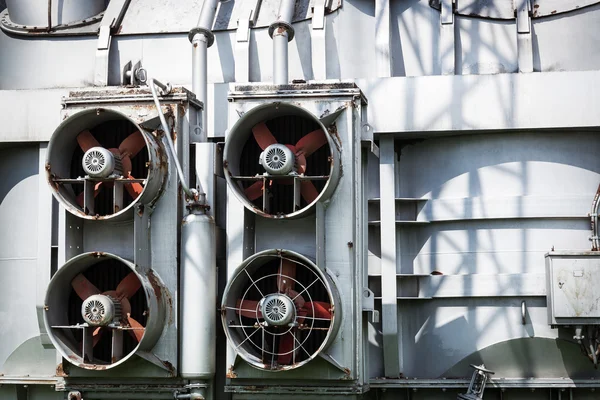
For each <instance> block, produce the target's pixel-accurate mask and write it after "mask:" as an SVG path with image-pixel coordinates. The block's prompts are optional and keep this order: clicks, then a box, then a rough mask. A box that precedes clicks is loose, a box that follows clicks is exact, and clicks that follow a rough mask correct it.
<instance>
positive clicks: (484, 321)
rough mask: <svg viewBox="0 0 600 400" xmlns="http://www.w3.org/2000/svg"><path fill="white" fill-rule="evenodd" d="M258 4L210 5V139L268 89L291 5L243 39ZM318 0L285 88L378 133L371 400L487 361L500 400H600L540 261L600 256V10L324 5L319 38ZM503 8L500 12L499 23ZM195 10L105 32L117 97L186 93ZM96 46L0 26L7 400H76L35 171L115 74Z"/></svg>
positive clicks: (140, 18) (306, 15) (584, 5)
mask: <svg viewBox="0 0 600 400" xmlns="http://www.w3.org/2000/svg"><path fill="white" fill-rule="evenodd" d="M113 1H115V0H113ZM258 3H260V1H259V2H256V1H247V2H246V1H244V2H242V1H232V2H223V3H220V8H219V9H218V10H217V21H216V22H215V29H216V32H215V44H214V45H213V46H211V47H210V48H209V50H208V81H209V87H208V103H207V112H208V123H209V126H208V135H209V136H210V137H211V138H214V139H213V140H215V141H220V140H222V139H223V138H224V137H225V136H226V132H227V130H228V129H229V128H230V127H231V126H230V124H229V123H228V121H231V120H232V119H233V118H232V116H230V115H228V110H229V109H230V108H229V107H228V106H227V93H228V90H229V85H228V84H229V83H230V82H246V81H250V82H270V81H271V80H272V79H273V43H272V40H271V38H270V37H269V35H268V32H267V26H268V25H269V24H270V22H272V21H273V20H274V19H275V15H276V10H277V7H278V5H279V2H277V1H263V2H262V7H261V11H260V13H259V18H258V20H257V23H256V27H254V28H251V29H250V30H249V34H248V39H247V40H245V39H244V31H243V29H237V27H238V22H239V18H240V15H246V14H243V13H242V11H241V10H242V8H243V7H242V6H244V7H248V9H245V8H244V9H243V11H245V12H247V11H250V10H251V9H253V6H254V7H255V6H256V4H258ZM323 3H327V2H320V1H313V2H309V1H298V2H297V7H296V16H295V20H296V22H295V23H294V24H293V26H294V29H295V38H294V40H292V41H291V42H290V45H289V69H290V70H289V78H290V80H292V79H297V80H324V79H335V80H339V79H342V80H352V81H355V82H356V84H357V85H358V87H359V88H360V89H361V90H362V92H363V93H364V95H365V97H366V98H367V100H368V107H367V111H366V121H367V123H366V124H365V125H364V128H363V131H364V134H365V138H368V136H369V135H373V136H374V138H375V139H376V140H377V144H378V145H379V151H380V153H379V154H378V156H377V155H375V154H370V155H369V156H367V155H366V154H364V155H363V157H365V162H366V160H367V158H368V166H367V167H366V168H367V170H366V171H365V173H366V176H367V177H368V179H367V186H368V188H367V194H366V197H367V198H368V199H369V200H370V201H369V206H368V208H369V227H368V232H369V245H368V250H369V266H368V275H369V287H370V288H371V290H373V292H374V293H375V296H376V298H377V300H376V303H375V305H376V307H377V309H378V310H379V311H380V312H381V322H379V323H370V324H369V326H368V333H369V338H368V339H369V348H368V350H369V351H368V353H369V357H368V358H369V359H368V364H369V374H370V378H371V382H370V387H371V391H370V392H369V393H368V394H367V395H366V396H367V397H369V396H370V397H372V398H377V399H388V398H407V399H409V398H412V399H438V398H440V399H442V398H443V399H450V398H455V396H456V393H459V392H464V389H465V388H466V386H467V381H466V379H467V378H469V377H470V374H471V370H470V368H469V364H473V363H475V364H481V363H482V362H483V363H485V365H486V366H487V367H489V368H490V369H492V370H495V371H496V373H497V375H496V380H495V381H494V383H493V385H492V387H491V389H490V394H489V395H488V396H489V397H492V398H493V397H494V396H498V398H509V399H525V398H526V399H532V398H538V397H539V398H542V397H543V398H548V396H551V398H561V397H559V396H568V395H571V396H573V397H574V398H577V399H586V398H594V397H593V396H594V395H593V393H592V392H591V389H592V388H595V387H598V388H600V380H599V379H600V377H599V376H598V372H597V370H595V369H594V368H593V365H592V363H591V362H589V361H588V360H587V359H586V357H585V356H583V355H581V354H580V351H579V348H578V347H577V346H576V345H574V344H573V343H572V342H573V341H572V333H571V331H569V330H567V329H566V328H561V329H551V328H550V326H549V325H548V321H547V315H546V314H547V311H546V307H547V305H546V286H545V270H544V254H545V253H546V252H548V251H550V250H551V249H556V250H589V246H590V244H589V240H588V239H589V236H590V230H589V219H588V217H587V214H588V212H589V210H590V207H591V203H592V200H593V197H594V194H595V193H596V189H597V187H598V182H599V181H600V179H599V178H600V162H599V161H598V154H599V151H600V142H599V141H598V139H597V133H598V132H597V129H598V127H599V126H600V117H599V116H598V113H597V110H598V107H600V97H598V96H597V94H596V92H597V90H595V89H596V88H597V87H598V85H600V72H599V71H598V70H599V69H600V41H598V40H597V26H598V24H599V23H600V5H598V4H593V3H595V2H593V1H587V2H586V1H584V2H581V3H578V2H575V1H565V2H561V5H560V7H561V8H562V9H564V10H567V11H568V9H569V8H571V9H573V10H572V11H568V12H562V11H564V10H558V11H557V10H554V11H557V12H555V13H552V10H550V11H548V14H547V15H545V16H543V17H537V16H536V17H532V19H531V20H528V19H526V20H525V25H528V24H529V25H528V26H529V28H528V29H529V30H528V31H527V29H525V28H524V29H521V28H519V29H517V20H516V19H515V18H514V16H510V15H509V16H508V17H505V16H500V17H498V18H496V17H494V18H488V17H485V18H484V17H478V16H469V15H465V13H462V12H461V11H460V10H462V8H461V4H460V0H459V1H458V4H457V6H455V10H456V13H455V14H453V15H450V16H449V15H448V14H444V13H441V12H440V11H439V10H438V9H436V8H433V7H432V6H431V5H436V3H438V4H442V6H441V8H442V9H443V6H444V4H447V2H446V1H438V2H435V1H431V2H430V1H428V0H410V1H399V0H397V1H396V0H395V1H384V0H377V1H375V2H373V1H367V0H345V1H343V2H342V1H336V2H330V3H335V4H331V8H332V11H331V12H328V13H327V15H326V16H325V17H324V22H323V29H321V28H319V23H315V21H314V20H312V16H313V12H312V7H319V6H320V5H322V4H323ZM430 3H431V4H430ZM472 3H473V4H475V3H481V4H483V3H486V2H469V4H472ZM508 3H510V4H512V2H505V1H498V2H497V3H496V4H497V5H498V10H500V11H501V10H504V9H505V8H506V7H504V6H505V4H508ZM201 4H202V2H201V1H191V2H185V4H181V2H173V1H158V0H153V1H145V2H141V1H131V2H130V4H129V8H128V9H127V12H126V13H125V16H124V18H123V21H122V24H121V26H120V27H119V29H116V30H114V31H113V33H112V39H111V41H110V45H109V47H108V49H109V50H108V53H107V54H108V64H107V72H106V80H107V83H108V84H109V85H119V84H121V82H122V79H123V76H122V75H123V68H124V67H125V66H126V64H127V63H128V62H133V63H135V62H137V61H141V64H142V66H143V67H144V68H145V69H146V70H147V71H148V72H149V73H150V74H151V75H152V76H154V77H157V78H159V79H162V80H165V81H169V82H170V83H172V84H174V85H183V86H186V87H188V88H189V87H191V74H192V71H191V61H192V60H191V52H192V50H191V45H190V42H189V40H188V35H187V31H188V30H189V29H190V28H192V27H193V26H194V24H195V21H196V17H197V16H198V15H199V13H200V7H201ZM4 7H5V4H4V1H2V0H0V11H1V10H2V9H4ZM502 7H504V8H502ZM511 7H512V6H511ZM255 8H256V7H255ZM438 8H440V7H438ZM534 8H535V7H534ZM488 11H489V10H487V11H486V9H485V8H483V9H481V10H479V11H477V12H479V13H480V14H485V13H486V12H488ZM492 11H493V10H492ZM500 11H497V12H500ZM459 12H461V13H459ZM532 15H533V14H532ZM157 16H160V18H157ZM484 16H485V15H484ZM488 16H489V15H488ZM519 18H522V17H519ZM521 21H524V20H523V19H521ZM317 22H318V21H317ZM186 24H189V26H187V25H186ZM525 25H524V26H525ZM240 26H243V25H242V24H240ZM98 48H99V38H98V36H97V35H96V34H88V35H82V36H66V37H65V36H60V37H57V36H52V35H45V34H40V35H34V36H22V35H15V34H7V33H6V32H5V31H3V30H0V108H1V109H2V113H3V114H2V116H1V117H0V121H2V123H1V124H0V142H2V143H0V160H1V161H0V176H2V177H3V178H2V179H1V180H0V238H1V239H2V240H0V316H2V317H3V321H5V322H6V321H8V323H4V324H2V325H0V338H2V340H1V341H0V374H3V375H4V376H2V375H0V385H3V386H0V397H1V398H3V399H4V398H6V399H19V400H21V399H46V398H48V399H51V398H63V396H64V395H65V393H64V392H60V391H59V392H55V391H54V390H55V389H54V386H53V385H54V384H55V383H56V382H58V381H60V379H59V378H57V377H56V371H55V368H56V365H57V358H56V352H55V351H54V350H53V349H52V348H46V347H44V343H46V341H47V339H45V338H44V334H43V332H42V331H40V327H39V325H38V316H37V315H38V309H39V307H40V305H41V304H42V300H40V299H43V296H44V293H45V286H46V284H47V281H48V279H49V277H50V273H51V265H52V257H55V256H56V254H55V253H56V252H55V250H53V247H52V246H53V245H55V242H54V241H53V238H55V237H56V236H57V235H56V232H55V233H54V234H52V229H51V227H52V224H53V223H54V224H55V225H56V223H57V219H56V218H55V219H54V222H53V220H52V216H51V215H50V213H49V210H50V209H51V203H50V201H49V197H48V193H47V192H44V190H45V188H46V187H45V186H44V185H45V179H44V177H43V174H42V175H41V176H40V174H39V172H40V171H42V172H43V165H41V164H42V162H43V160H44V158H45V143H46V142H47V141H48V140H49V139H50V137H51V135H52V132H53V131H54V129H55V128H56V126H57V125H58V124H59V123H60V109H61V97H62V96H65V95H67V94H68V91H69V90H68V88H85V87H90V86H93V85H94V82H95V79H96V76H97V72H98V70H99V69H100V70H101V69H102V68H101V67H102V63H103V62H105V61H103V60H104V59H103V56H101V54H104V55H106V53H101V52H100V51H99V50H98ZM527 57H529V58H527ZM525 70H530V71H531V72H529V73H527V72H519V71H525ZM40 160H42V161H40ZM221 189H222V190H221V192H222V193H224V192H225V190H223V187H221ZM223 196H224V194H223ZM218 211H219V212H221V213H222V212H223V210H222V209H221V210H218ZM55 214H56V213H55ZM396 221H399V222H396ZM171 222H173V221H171ZM258 225H260V223H259V224H257V226H258ZM392 232H393V234H392ZM265 241H266V239H265V238H258V239H257V249H258V248H261V249H262V248H267V247H268V245H267V244H264V242H265ZM313 245H314V244H312V243H311V244H308V243H307V244H303V243H295V244H292V246H295V248H306V247H312V246H313ZM382 254H383V255H384V256H382ZM388 255H390V257H392V258H386V257H387V256H388ZM382 260H383V261H382ZM390 260H391V261H390ZM432 272H434V273H435V274H436V275H433V276H432V275H431V273H432ZM438 273H441V274H438ZM523 305H524V306H523ZM523 307H525V310H526V312H525V317H523V315H522V310H523ZM217 357H219V358H220V360H221V361H220V362H224V358H225V354H218V356H217ZM390 365H391V367H390ZM218 373H221V374H224V371H219V372H218ZM386 376H387V377H388V379H380V378H383V377H386ZM398 378H411V379H410V380H407V379H398ZM412 378H415V379H412ZM29 380H31V381H32V383H31V385H30V386H29V388H25V387H24V386H23V385H29V383H28V382H29ZM36 383H37V384H39V385H36V386H34V384H36ZM51 386H52V387H51ZM58 388H59V389H60V388H61V386H60V384H59V386H58ZM501 388H502V390H506V392H502V391H501V390H500V389H501ZM531 388H537V389H536V391H535V392H531V391H530V389H531ZM561 388H563V389H565V392H561ZM384 390H385V391H384ZM442 390H444V391H442ZM571 390H573V392H570V391H571ZM571 393H572V394H571ZM170 395H171V394H170V393H169V396H170ZM244 396H246V397H247V398H257V397H256V396H260V395H256V394H254V395H253V394H244V395H240V397H239V398H240V399H241V398H246V397H244ZM253 396H254V397H253ZM279 399H281V397H279Z"/></svg>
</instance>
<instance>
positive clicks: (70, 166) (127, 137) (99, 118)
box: [46, 109, 168, 220]
mask: <svg viewBox="0 0 600 400" xmlns="http://www.w3.org/2000/svg"><path fill="white" fill-rule="evenodd" d="M167 165H168V163H167V159H166V153H165V152H164V151H162V143H161V141H160V138H159V136H157V135H155V134H153V133H151V132H150V131H149V130H148V129H147V128H143V127H142V126H141V125H139V124H138V123H137V122H136V121H133V120H131V119H130V118H128V117H127V116H125V115H124V114H121V113H120V112H118V111H115V110H110V109H101V110H98V109H86V110H84V111H81V112H79V113H76V114H72V115H71V116H69V117H68V118H66V119H65V120H64V121H63V122H62V123H61V124H60V125H59V127H58V128H57V129H56V131H55V132H54V134H53V135H52V138H51V139H50V143H49V144H48V152H47V159H46V171H47V177H48V183H49V184H50V186H51V188H52V194H53V195H54V196H55V197H56V199H57V200H58V201H59V202H60V203H61V204H62V205H63V206H64V207H65V208H66V209H67V210H68V211H69V212H71V213H72V214H74V215H76V216H78V217H80V218H84V219H100V218H101V219H113V220H117V219H118V220H125V219H128V218H131V216H132V214H133V210H132V208H133V206H134V205H136V204H150V203H152V202H154V201H155V200H156V199H157V198H158V196H159V195H160V194H161V192H162V191H161V189H162V187H163V185H164V183H165V181H166V177H167V172H168V171H167V168H166V166H167ZM128 211H129V212H128Z"/></svg>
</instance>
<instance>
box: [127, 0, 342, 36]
mask: <svg viewBox="0 0 600 400" xmlns="http://www.w3.org/2000/svg"><path fill="white" fill-rule="evenodd" d="M244 3H245V1H240V0H237V1H227V2H221V3H220V6H219V8H218V9H217V15H216V17H215V22H214V25H213V26H212V29H213V30H214V31H223V30H235V29H236V28H237V27H238V21H239V20H240V18H244V17H247V15H242V14H243V11H244ZM329 3H330V7H329V8H328V9H327V12H328V13H329V12H333V11H335V10H337V9H338V8H340V7H341V5H342V1H341V0H335V1H330V2H329ZM202 4H203V0H194V1H190V2H186V3H185V4H181V3H180V2H177V1H173V0H170V1H151V2H148V1H140V0H132V1H131V5H130V6H129V12H128V13H127V15H126V17H125V19H124V20H123V25H122V29H121V31H120V32H119V34H120V35H131V34H148V33H178V32H179V33H187V32H188V31H189V30H190V29H192V28H193V27H195V26H196V22H197V20H198V16H199V15H200V10H201V9H202ZM278 10H279V1H275V0H263V1H261V5H260V8H259V9H258V15H257V17H256V22H255V24H253V26H252V27H255V28H265V27H267V26H269V25H270V24H271V23H272V22H273V21H275V20H276V16H277V12H278ZM312 15H313V13H312V8H311V2H310V1H309V0H301V1H297V2H296V7H295V11H294V15H293V19H292V21H294V22H297V21H302V20H305V19H308V18H311V17H312Z"/></svg>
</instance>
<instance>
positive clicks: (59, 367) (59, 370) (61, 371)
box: [56, 363, 69, 377]
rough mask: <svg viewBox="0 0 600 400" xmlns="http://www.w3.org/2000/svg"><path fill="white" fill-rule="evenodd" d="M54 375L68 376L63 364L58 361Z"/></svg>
mask: <svg viewBox="0 0 600 400" xmlns="http://www.w3.org/2000/svg"><path fill="white" fill-rule="evenodd" d="M56 376H62V377H66V376H69V374H67V373H66V372H65V370H64V368H63V364H62V363H60V364H58V365H57V366H56Z"/></svg>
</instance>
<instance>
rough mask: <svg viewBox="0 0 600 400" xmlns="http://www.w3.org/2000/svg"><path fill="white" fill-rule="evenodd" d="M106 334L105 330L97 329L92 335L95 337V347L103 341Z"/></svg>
mask: <svg viewBox="0 0 600 400" xmlns="http://www.w3.org/2000/svg"><path fill="white" fill-rule="evenodd" d="M103 333H104V329H102V327H101V326H99V327H97V328H96V329H95V330H94V333H93V334H92V337H93V340H92V341H93V347H96V345H97V344H98V342H99V341H100V339H102V334H103Z"/></svg>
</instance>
